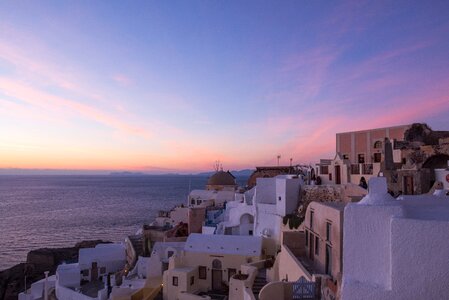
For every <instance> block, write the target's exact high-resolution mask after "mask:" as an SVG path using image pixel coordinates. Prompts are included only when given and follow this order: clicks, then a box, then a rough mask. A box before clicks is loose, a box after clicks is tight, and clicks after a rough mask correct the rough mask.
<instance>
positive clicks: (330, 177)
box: [329, 173, 332, 181]
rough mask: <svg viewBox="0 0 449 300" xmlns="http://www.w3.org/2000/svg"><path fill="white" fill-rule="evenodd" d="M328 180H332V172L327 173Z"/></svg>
mask: <svg viewBox="0 0 449 300" xmlns="http://www.w3.org/2000/svg"><path fill="white" fill-rule="evenodd" d="M329 180H330V181H332V173H329Z"/></svg>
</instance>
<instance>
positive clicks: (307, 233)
mask: <svg viewBox="0 0 449 300" xmlns="http://www.w3.org/2000/svg"><path fill="white" fill-rule="evenodd" d="M307 246H309V231H308V230H306V247H307Z"/></svg>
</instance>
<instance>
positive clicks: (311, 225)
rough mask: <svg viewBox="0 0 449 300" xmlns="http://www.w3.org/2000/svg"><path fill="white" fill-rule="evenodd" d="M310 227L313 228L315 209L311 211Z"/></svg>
mask: <svg viewBox="0 0 449 300" xmlns="http://www.w3.org/2000/svg"><path fill="white" fill-rule="evenodd" d="M310 229H313V211H310Z"/></svg>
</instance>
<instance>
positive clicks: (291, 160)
mask: <svg viewBox="0 0 449 300" xmlns="http://www.w3.org/2000/svg"><path fill="white" fill-rule="evenodd" d="M292 165H293V158H292V157H290V167H291V166H292Z"/></svg>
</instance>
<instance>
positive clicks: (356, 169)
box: [351, 164, 360, 175]
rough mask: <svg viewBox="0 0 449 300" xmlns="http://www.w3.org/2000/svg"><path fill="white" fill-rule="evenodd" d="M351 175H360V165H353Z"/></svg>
mask: <svg viewBox="0 0 449 300" xmlns="http://www.w3.org/2000/svg"><path fill="white" fill-rule="evenodd" d="M351 174H353V175H355V174H360V165H359V164H352V165H351Z"/></svg>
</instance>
